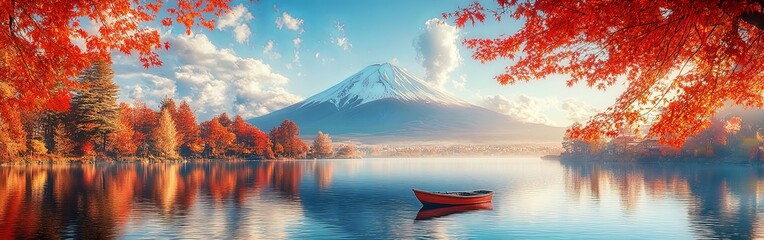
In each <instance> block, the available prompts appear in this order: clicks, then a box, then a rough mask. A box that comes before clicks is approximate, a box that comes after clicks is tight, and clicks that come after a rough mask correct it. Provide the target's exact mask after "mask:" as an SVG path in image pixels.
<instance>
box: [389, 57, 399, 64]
mask: <svg viewBox="0 0 764 240" xmlns="http://www.w3.org/2000/svg"><path fill="white" fill-rule="evenodd" d="M390 63H392V64H393V65H401V61H400V60H398V58H396V57H394V58H393V59H390Z"/></svg>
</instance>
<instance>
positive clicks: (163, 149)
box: [154, 110, 178, 159]
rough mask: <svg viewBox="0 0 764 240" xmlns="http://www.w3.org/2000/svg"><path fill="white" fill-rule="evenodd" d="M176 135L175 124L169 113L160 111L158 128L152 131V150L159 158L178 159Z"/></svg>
mask: <svg viewBox="0 0 764 240" xmlns="http://www.w3.org/2000/svg"><path fill="white" fill-rule="evenodd" d="M176 135H177V131H176V130H175V122H174V121H172V116H171V113H170V111H168V110H164V111H162V115H161V117H160V118H159V126H158V127H157V129H156V130H155V131H154V149H155V150H156V152H157V153H158V155H159V156H161V157H165V158H169V159H174V158H178V151H177V148H178V141H177V138H176Z"/></svg>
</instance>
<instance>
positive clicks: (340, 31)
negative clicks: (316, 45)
mask: <svg viewBox="0 0 764 240" xmlns="http://www.w3.org/2000/svg"><path fill="white" fill-rule="evenodd" d="M334 28H335V29H336V30H337V36H336V37H332V43H334V44H337V46H339V47H341V48H342V50H345V51H347V50H350V47H352V46H353V45H352V44H350V40H348V37H347V36H345V25H342V24H341V23H339V22H337V23H336V24H335V25H334Z"/></svg>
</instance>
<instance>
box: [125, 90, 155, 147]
mask: <svg viewBox="0 0 764 240" xmlns="http://www.w3.org/2000/svg"><path fill="white" fill-rule="evenodd" d="M129 115H130V121H131V122H132V124H133V129H134V130H135V134H134V135H133V141H135V143H136V146H137V147H138V150H137V152H136V153H137V154H138V155H139V156H143V157H145V156H148V155H149V150H150V149H151V146H152V142H151V136H152V135H153V134H154V129H156V128H157V126H158V125H159V113H157V112H155V111H154V110H151V109H150V108H149V107H148V106H146V103H143V102H139V101H136V102H135V103H133V107H132V108H130V111H129Z"/></svg>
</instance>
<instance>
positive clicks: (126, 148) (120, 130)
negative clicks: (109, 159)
mask: <svg viewBox="0 0 764 240" xmlns="http://www.w3.org/2000/svg"><path fill="white" fill-rule="evenodd" d="M119 109H120V111H119V118H118V119H117V123H116V126H117V128H116V130H115V131H114V132H112V133H111V134H109V141H108V144H107V150H108V151H109V152H111V153H112V154H114V155H116V156H117V157H123V156H130V155H133V154H135V151H136V150H137V149H138V146H137V145H136V144H135V141H134V135H135V130H133V125H132V123H131V121H130V118H131V117H132V116H131V115H130V106H128V105H127V104H126V103H121V104H119Z"/></svg>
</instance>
